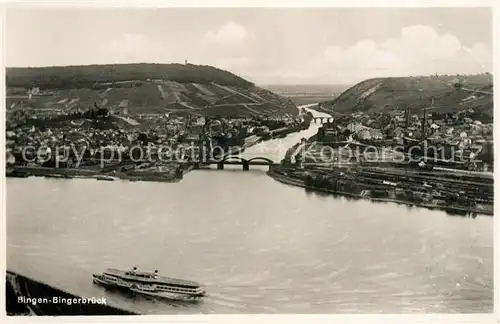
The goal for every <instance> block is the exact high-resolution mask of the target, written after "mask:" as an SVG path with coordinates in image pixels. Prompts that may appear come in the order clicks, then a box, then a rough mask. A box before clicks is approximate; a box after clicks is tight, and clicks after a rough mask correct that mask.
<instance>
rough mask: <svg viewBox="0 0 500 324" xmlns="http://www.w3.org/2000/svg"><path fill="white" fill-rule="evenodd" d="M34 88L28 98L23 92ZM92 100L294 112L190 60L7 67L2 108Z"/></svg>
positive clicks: (156, 107) (130, 107)
mask: <svg viewBox="0 0 500 324" xmlns="http://www.w3.org/2000/svg"><path fill="white" fill-rule="evenodd" d="M34 87H36V88H39V92H34V94H33V95H32V96H31V98H29V97H28V91H29V89H32V88H34ZM94 102H95V103H97V105H98V106H99V107H102V108H107V109H109V110H111V111H112V112H115V113H123V112H125V111H126V112H127V113H128V114H129V115H136V114H144V113H146V114H151V113H168V112H180V113H183V112H184V113H187V112H189V113H192V114H201V115H204V114H208V115H217V114H219V115H223V116H227V115H256V114H264V115H271V114H277V115H283V114H285V113H289V114H293V115H295V114H297V113H298V110H297V109H296V106H295V104H293V102H292V101H291V100H288V99H286V98H284V97H281V96H279V95H277V94H275V93H273V92H271V91H268V90H265V89H262V88H259V87H257V86H255V85H254V84H252V83H251V82H248V81H246V80H244V79H242V78H240V77H238V76H236V75H234V74H232V73H230V72H227V71H223V70H219V69H217V68H214V67H210V66H197V65H192V64H187V65H180V64H120V65H91V66H70V67H48V68H8V69H7V110H9V109H15V108H16V107H17V108H19V107H23V108H34V109H55V110H63V111H67V112H71V111H76V110H78V109H83V110H85V109H88V108H90V107H92V106H93V105H94Z"/></svg>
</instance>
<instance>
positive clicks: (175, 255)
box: [7, 113, 493, 314]
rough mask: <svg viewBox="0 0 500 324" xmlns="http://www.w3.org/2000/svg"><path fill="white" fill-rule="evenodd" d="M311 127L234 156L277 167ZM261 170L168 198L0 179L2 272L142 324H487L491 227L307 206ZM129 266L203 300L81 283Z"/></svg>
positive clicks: (398, 210) (151, 188) (215, 175)
mask: <svg viewBox="0 0 500 324" xmlns="http://www.w3.org/2000/svg"><path fill="white" fill-rule="evenodd" d="M315 114H316V115H319V114H318V113H315ZM317 127H318V126H317V125H312V126H311V128H310V129H309V130H307V131H303V132H301V133H296V134H290V135H289V136H287V137H286V138H285V139H278V140H272V141H269V142H265V143H261V144H259V145H257V146H254V147H252V148H250V149H248V150H247V151H246V152H245V153H244V154H245V155H247V156H248V157H250V156H267V157H269V158H272V159H273V160H275V161H278V160H279V159H280V158H282V157H283V156H284V153H285V149H286V148H288V147H291V146H292V145H293V144H295V143H297V142H298V141H299V140H300V138H301V137H303V136H311V135H313V134H314V133H315V132H316V130H317ZM278 151H279V152H278ZM266 169H267V167H257V166H250V171H247V172H243V171H241V166H226V169H225V170H215V169H211V170H197V171H192V172H190V173H189V174H187V175H186V176H185V177H184V179H183V180H182V181H181V182H180V183H172V184H170V183H152V182H126V181H114V182H106V181H96V180H83V179H73V180H63V179H49V178H27V179H16V178H9V179H7V267H8V269H9V270H12V271H16V272H18V273H21V274H24V275H26V276H28V277H31V278H33V279H37V280H41V281H43V282H46V283H48V284H51V285H55V286H57V287H59V288H61V289H64V290H67V291H68V292H71V293H74V294H78V295H81V296H87V297H92V296H106V297H107V301H108V304H112V305H116V306H119V307H122V308H126V309H129V310H133V311H138V312H143V313H149V314H192V313H416V312H418V313H423V312H444V313H474V312H485V313H486V312H492V311H493V218H492V217H481V216H479V217H477V218H476V219H472V218H463V217H452V216H448V215H447V214H445V213H443V212H439V211H429V210H426V209H419V208H412V209H409V208H407V207H404V206H399V205H393V204H380V203H372V202H370V201H348V200H345V199H343V198H333V197H332V196H328V195H323V194H315V193H309V192H306V191H305V190H304V189H302V188H297V187H292V186H287V185H283V184H281V183H279V182H276V181H274V180H273V179H272V178H270V177H268V176H267V175H266V174H265V172H266ZM133 266H137V267H138V268H139V269H145V270H153V269H159V271H160V273H161V274H163V275H166V276H171V277H178V278H186V279H190V280H195V281H198V282H200V283H202V284H204V285H205V286H206V290H207V292H208V294H209V296H208V297H206V298H205V299H204V300H203V301H201V302H200V303H197V304H183V303H173V302H167V301H161V300H150V299H146V298H141V297H133V298H132V297H130V296H126V295H121V294H118V293H116V292H112V291H106V290H105V289H103V288H101V287H99V286H96V285H94V284H92V273H93V272H98V271H101V270H103V268H106V267H114V268H125V269H128V268H131V267H133Z"/></svg>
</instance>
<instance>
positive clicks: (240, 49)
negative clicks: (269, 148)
mask: <svg viewBox="0 0 500 324" xmlns="http://www.w3.org/2000/svg"><path fill="white" fill-rule="evenodd" d="M492 23H493V16H492V10H491V9H489V8H400V9H398V8H371V9H370V8H307V9H303V8H297V9H293V8H276V9H273V8H205V9H204V8H162V9H138V8H134V9H119V8H113V9H20V8H19V9H8V11H7V21H6V35H5V45H6V65H7V66H8V67H27V66H32V67H34V66H60V65H85V64H113V63H141V62H150V63H184V62H185V60H187V61H188V62H189V63H192V64H203V65H213V66H216V67H218V68H221V69H226V70H229V71H230V72H233V73H235V74H237V75H239V76H242V77H244V78H246V79H248V80H250V81H253V82H255V83H257V84H260V85H266V84H352V83H355V82H358V81H361V80H364V79H367V78H371V77H386V76H408V75H430V74H436V73H437V74H458V73H461V74H469V73H483V72H493V54H492V47H493V44H492V37H493V36H492Z"/></svg>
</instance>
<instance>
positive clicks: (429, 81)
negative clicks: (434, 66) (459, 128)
mask: <svg viewBox="0 0 500 324" xmlns="http://www.w3.org/2000/svg"><path fill="white" fill-rule="evenodd" d="M459 79H460V80H461V83H462V84H463V85H464V87H467V88H470V89H475V90H484V91H487V92H492V91H493V77H492V76H491V75H489V74H480V75H469V76H460V77H459ZM455 81H457V76H431V77H404V78H375V79H369V80H365V81H362V82H360V83H358V84H356V85H354V86H352V87H351V88H349V89H347V90H346V91H344V92H343V93H342V94H340V95H339V96H338V97H337V98H336V99H334V100H330V101H326V102H323V103H322V106H323V107H324V108H325V109H327V110H329V111H331V112H337V113H351V112H356V111H366V112H377V111H384V110H385V111H387V110H390V109H406V107H410V108H411V109H412V111H414V112H415V113H418V112H421V111H422V109H423V108H424V107H428V106H430V105H431V102H432V98H434V107H435V110H436V111H439V112H454V111H458V110H461V109H468V108H473V109H481V110H484V112H485V113H486V114H490V115H491V118H492V116H493V96H492V95H488V94H475V97H471V96H472V95H473V93H471V92H467V91H464V90H456V89H455V87H454V82H455ZM467 99H468V100H467Z"/></svg>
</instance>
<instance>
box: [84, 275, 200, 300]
mask: <svg viewBox="0 0 500 324" xmlns="http://www.w3.org/2000/svg"><path fill="white" fill-rule="evenodd" d="M92 281H93V282H94V283H95V284H97V285H100V286H103V287H106V288H111V289H116V290H121V291H124V292H128V293H131V294H137V295H142V296H149V297H155V298H160V299H169V300H178V301H199V300H200V299H201V298H203V297H205V296H206V293H205V292H202V293H200V294H182V293H181V294H176V293H170V292H165V291H155V290H154V291H147V290H143V289H138V288H136V287H134V286H133V285H120V284H117V283H113V282H110V281H108V280H106V279H104V278H103V276H102V275H98V274H94V275H93V276H92Z"/></svg>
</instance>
